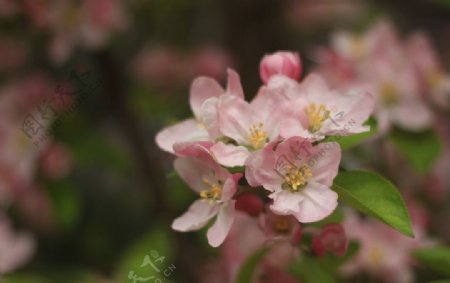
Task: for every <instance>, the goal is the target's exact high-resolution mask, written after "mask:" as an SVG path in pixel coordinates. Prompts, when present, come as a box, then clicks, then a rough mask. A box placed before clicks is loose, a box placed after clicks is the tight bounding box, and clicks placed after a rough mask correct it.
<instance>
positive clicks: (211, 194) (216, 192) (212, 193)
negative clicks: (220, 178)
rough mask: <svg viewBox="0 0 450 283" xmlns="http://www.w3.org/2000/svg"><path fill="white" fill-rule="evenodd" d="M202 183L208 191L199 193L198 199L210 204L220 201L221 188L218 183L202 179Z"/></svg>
mask: <svg viewBox="0 0 450 283" xmlns="http://www.w3.org/2000/svg"><path fill="white" fill-rule="evenodd" d="M202 181H203V183H204V184H205V185H206V186H207V187H208V189H206V190H203V191H201V192H200V198H201V199H203V200H207V201H209V202H210V203H213V202H216V201H218V200H220V198H221V197H222V186H221V185H220V182H219V184H218V183H213V182H211V181H210V180H208V179H206V178H203V179H202Z"/></svg>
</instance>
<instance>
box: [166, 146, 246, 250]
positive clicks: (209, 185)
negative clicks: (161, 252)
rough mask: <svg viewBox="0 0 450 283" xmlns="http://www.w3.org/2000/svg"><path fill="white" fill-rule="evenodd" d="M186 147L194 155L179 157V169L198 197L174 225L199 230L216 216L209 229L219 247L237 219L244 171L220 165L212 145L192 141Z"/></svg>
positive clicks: (208, 235)
mask: <svg viewBox="0 0 450 283" xmlns="http://www.w3.org/2000/svg"><path fill="white" fill-rule="evenodd" d="M184 150H185V151H188V152H190V153H191V154H192V155H191V156H189V157H187V156H184V157H179V158H177V159H176V160H175V163H174V166H175V170H176V171H177V172H178V174H179V175H180V177H181V178H182V179H183V180H184V181H185V182H186V183H187V184H188V185H189V186H190V187H191V188H192V189H193V190H194V191H196V192H197V193H199V195H200V199H198V200H196V201H195V202H194V203H193V204H192V205H191V206H190V208H189V210H188V211H187V212H186V213H184V214H183V215H182V216H180V217H178V218H177V219H175V221H174V222H173V224H172V228H173V229H174V230H177V231H181V232H187V231H193V230H198V229H200V228H202V227H203V226H205V225H206V224H207V223H208V222H209V221H210V220H211V219H212V218H214V217H216V216H217V218H216V221H215V223H214V224H213V226H211V228H209V229H208V233H207V237H208V242H209V244H210V245H211V246H213V247H218V246H220V245H221V244H222V242H223V241H224V240H225V238H226V236H227V234H228V232H229V230H230V228H231V225H232V224H233V220H234V212H235V203H236V201H235V200H233V196H234V194H235V192H236V190H237V182H238V180H239V179H240V178H241V176H242V175H241V174H230V173H229V172H228V171H227V170H225V169H224V168H222V167H220V165H219V164H217V162H216V161H215V160H214V158H213V156H211V154H210V152H209V150H208V149H206V148H205V147H204V146H202V145H200V144H195V143H194V144H192V145H191V148H187V149H186V148H185V149H184Z"/></svg>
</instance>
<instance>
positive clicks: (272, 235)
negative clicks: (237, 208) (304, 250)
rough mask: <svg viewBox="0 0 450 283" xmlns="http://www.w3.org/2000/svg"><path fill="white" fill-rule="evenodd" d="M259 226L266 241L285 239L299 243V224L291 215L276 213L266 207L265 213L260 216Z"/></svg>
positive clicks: (292, 242) (295, 243) (294, 243)
mask: <svg viewBox="0 0 450 283" xmlns="http://www.w3.org/2000/svg"><path fill="white" fill-rule="evenodd" d="M267 208H269V207H267ZM260 226H261V228H262V230H263V232H264V235H265V236H266V241H271V242H275V241H277V242H278V241H285V242H288V243H291V244H293V245H298V244H299V243H300V238H301V226H300V223H299V222H298V221H297V219H296V218H295V217H293V216H291V215H278V214H275V213H273V212H272V211H270V210H269V209H267V210H266V213H265V214H262V215H261V216H260Z"/></svg>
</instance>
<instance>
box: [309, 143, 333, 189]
mask: <svg viewBox="0 0 450 283" xmlns="http://www.w3.org/2000/svg"><path fill="white" fill-rule="evenodd" d="M340 161H341V147H340V146H339V144H338V143H335V142H326V143H321V144H318V145H317V146H315V147H313V148H312V156H311V158H310V159H309V161H308V166H309V167H310V168H311V171H312V174H313V177H312V180H314V181H315V182H317V183H321V184H323V185H326V186H331V185H332V184H333V180H334V178H335V177H336V175H337V173H338V170H339V163H340Z"/></svg>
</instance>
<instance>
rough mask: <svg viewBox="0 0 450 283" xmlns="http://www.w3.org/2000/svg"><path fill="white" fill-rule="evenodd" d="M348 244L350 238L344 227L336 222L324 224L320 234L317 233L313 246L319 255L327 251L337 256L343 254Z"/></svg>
mask: <svg viewBox="0 0 450 283" xmlns="http://www.w3.org/2000/svg"><path fill="white" fill-rule="evenodd" d="M347 246H348V240H347V236H346V234H345V231H344V228H343V227H342V225H340V224H336V223H331V224H327V225H325V226H323V227H322V230H321V231H320V234H318V235H315V236H314V237H313V241H312V248H313V250H314V253H315V254H316V255H318V256H323V255H324V254H325V252H326V251H328V252H331V253H332V254H333V255H335V256H343V255H344V254H345V252H346V251H347Z"/></svg>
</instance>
